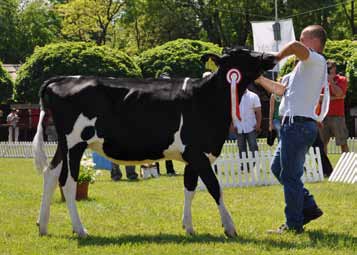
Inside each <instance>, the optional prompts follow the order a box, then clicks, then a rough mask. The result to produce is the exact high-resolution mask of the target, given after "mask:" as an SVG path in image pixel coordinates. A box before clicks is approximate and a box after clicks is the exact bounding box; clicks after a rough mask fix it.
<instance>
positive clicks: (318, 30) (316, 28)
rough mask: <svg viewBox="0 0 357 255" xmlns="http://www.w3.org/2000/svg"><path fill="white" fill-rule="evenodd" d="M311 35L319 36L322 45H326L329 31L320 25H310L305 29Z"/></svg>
mask: <svg viewBox="0 0 357 255" xmlns="http://www.w3.org/2000/svg"><path fill="white" fill-rule="evenodd" d="M304 30H305V31H307V32H308V33H309V34H310V36H311V37H314V38H318V39H319V40H320V43H321V46H322V47H325V43H326V40H327V33H326V31H325V29H324V28H323V27H322V26H320V25H310V26H307V27H306V28H305V29H304Z"/></svg>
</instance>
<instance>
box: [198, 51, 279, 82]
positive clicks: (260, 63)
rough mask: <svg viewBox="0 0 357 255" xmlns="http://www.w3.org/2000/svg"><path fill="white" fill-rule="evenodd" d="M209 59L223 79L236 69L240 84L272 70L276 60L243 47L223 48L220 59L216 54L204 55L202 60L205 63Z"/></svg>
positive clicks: (266, 54)
mask: <svg viewBox="0 0 357 255" xmlns="http://www.w3.org/2000/svg"><path fill="white" fill-rule="evenodd" d="M209 58H211V59H212V60H213V61H214V62H215V64H216V65H217V66H218V70H217V72H218V73H219V74H221V75H223V77H226V75H227V73H228V72H229V70H231V69H237V70H239V72H240V73H241V75H242V77H241V83H240V84H242V85H243V84H245V83H248V84H249V83H250V82H253V81H254V80H255V79H256V78H258V77H259V76H260V75H261V74H262V73H263V72H264V71H267V70H270V69H272V68H273V67H274V66H275V65H276V64H277V60H276V59H275V56H274V55H272V54H269V53H264V52H256V51H251V50H248V49H245V48H243V47H234V48H224V49H223V51H222V57H220V56H218V55H216V54H210V53H209V54H205V55H204V56H202V60H203V61H204V62H206V61H207V60H208V59H209Z"/></svg>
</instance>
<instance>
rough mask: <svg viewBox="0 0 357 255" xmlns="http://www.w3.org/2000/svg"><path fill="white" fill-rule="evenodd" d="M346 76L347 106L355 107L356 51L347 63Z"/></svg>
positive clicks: (356, 95)
mask: <svg viewBox="0 0 357 255" xmlns="http://www.w3.org/2000/svg"><path fill="white" fill-rule="evenodd" d="M346 76H347V78H348V80H349V84H348V93H347V98H348V102H349V105H350V106H351V107H352V106H357V49H356V50H355V52H354V54H353V55H352V56H351V58H350V60H349V61H348V63H347V67H346Z"/></svg>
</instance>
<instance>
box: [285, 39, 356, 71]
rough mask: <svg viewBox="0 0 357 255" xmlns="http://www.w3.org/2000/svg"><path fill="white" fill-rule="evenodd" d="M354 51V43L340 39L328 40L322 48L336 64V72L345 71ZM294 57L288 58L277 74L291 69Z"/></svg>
mask: <svg viewBox="0 0 357 255" xmlns="http://www.w3.org/2000/svg"><path fill="white" fill-rule="evenodd" d="M355 51H356V43H355V42H352V41H349V40H342V41H330V40H328V41H327V43H326V47H325V50H324V55H325V57H326V60H327V59H332V60H334V61H335V62H336V64H337V72H342V73H343V74H344V73H345V70H346V65H347V62H348V60H349V59H350V58H351V56H352V54H353V52H355ZM293 63H294V58H289V60H288V61H287V62H286V63H285V64H284V66H283V67H282V68H281V69H280V72H279V76H284V75H285V74H287V73H289V72H291V71H292V70H293V65H294V64H293Z"/></svg>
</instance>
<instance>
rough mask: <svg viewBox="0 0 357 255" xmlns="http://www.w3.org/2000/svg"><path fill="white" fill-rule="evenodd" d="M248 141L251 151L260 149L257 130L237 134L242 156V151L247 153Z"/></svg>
mask: <svg viewBox="0 0 357 255" xmlns="http://www.w3.org/2000/svg"><path fill="white" fill-rule="evenodd" d="M247 142H248V146H249V150H250V151H251V152H253V153H254V151H258V143H257V132H256V131H255V130H254V131H252V132H249V133H241V134H237V144H238V148H239V155H240V156H241V153H242V152H245V153H247ZM253 155H254V154H253Z"/></svg>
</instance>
